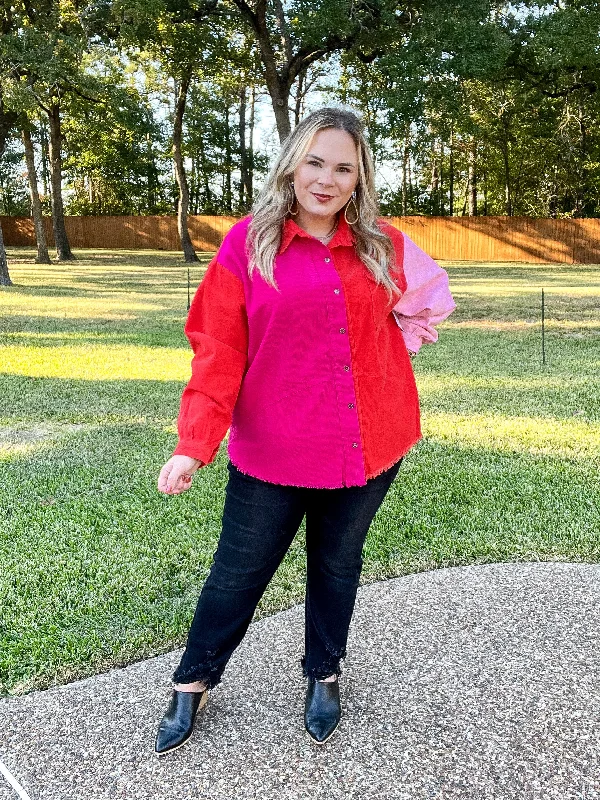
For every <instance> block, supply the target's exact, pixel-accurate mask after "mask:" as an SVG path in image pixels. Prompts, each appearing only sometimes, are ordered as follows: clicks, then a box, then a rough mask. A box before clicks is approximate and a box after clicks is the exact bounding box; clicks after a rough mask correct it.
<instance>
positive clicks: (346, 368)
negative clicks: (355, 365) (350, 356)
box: [344, 364, 350, 372]
mask: <svg viewBox="0 0 600 800" xmlns="http://www.w3.org/2000/svg"><path fill="white" fill-rule="evenodd" d="M349 369H350V367H349V366H348V364H345V365H344V370H345V371H346V372H348V370H349Z"/></svg>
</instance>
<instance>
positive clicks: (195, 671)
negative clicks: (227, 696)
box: [171, 666, 223, 689]
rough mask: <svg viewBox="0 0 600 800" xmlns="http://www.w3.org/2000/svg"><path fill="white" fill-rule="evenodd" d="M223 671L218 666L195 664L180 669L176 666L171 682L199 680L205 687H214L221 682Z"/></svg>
mask: <svg viewBox="0 0 600 800" xmlns="http://www.w3.org/2000/svg"><path fill="white" fill-rule="evenodd" d="M222 674H223V671H222V670H221V668H220V667H206V666H204V667H203V666H196V667H188V669H183V670H180V669H179V668H177V669H176V670H175V672H174V673H173V675H172V676H171V680H172V681H173V683H196V681H201V682H202V683H203V684H204V685H205V686H206V688H207V689H214V688H215V686H218V685H219V684H220V683H221V675H222Z"/></svg>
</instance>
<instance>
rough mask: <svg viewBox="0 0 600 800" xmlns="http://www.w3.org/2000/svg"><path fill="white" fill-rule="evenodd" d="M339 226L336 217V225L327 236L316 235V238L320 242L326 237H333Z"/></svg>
mask: <svg viewBox="0 0 600 800" xmlns="http://www.w3.org/2000/svg"><path fill="white" fill-rule="evenodd" d="M337 227H338V221H337V219H336V221H335V225H334V226H333V228H332V229H331V230H330V231H329V233H326V234H325V236H315V239H318V240H319V241H320V242H322V241H323V240H324V239H331V238H332V236H333V235H334V233H335V232H336V231H337Z"/></svg>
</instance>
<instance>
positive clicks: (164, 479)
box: [158, 456, 202, 494]
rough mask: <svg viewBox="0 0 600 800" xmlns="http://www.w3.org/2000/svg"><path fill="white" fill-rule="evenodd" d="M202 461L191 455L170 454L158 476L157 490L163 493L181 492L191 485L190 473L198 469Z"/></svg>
mask: <svg viewBox="0 0 600 800" xmlns="http://www.w3.org/2000/svg"><path fill="white" fill-rule="evenodd" d="M201 466H202V461H198V459H197V458H192V457H191V456H171V458H170V459H169V460H168V461H167V463H166V464H165V465H164V467H163V468H162V469H161V471H160V474H159V476H158V491H159V492H162V493H163V494H181V493H182V492H185V491H186V490H187V489H189V488H190V486H191V485H192V475H193V474H194V472H196V471H197V470H199V469H200V467H201Z"/></svg>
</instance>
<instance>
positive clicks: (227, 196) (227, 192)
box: [224, 100, 233, 214]
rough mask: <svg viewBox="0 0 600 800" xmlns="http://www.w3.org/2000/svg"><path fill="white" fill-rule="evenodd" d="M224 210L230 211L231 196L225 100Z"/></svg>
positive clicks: (228, 131)
mask: <svg viewBox="0 0 600 800" xmlns="http://www.w3.org/2000/svg"><path fill="white" fill-rule="evenodd" d="M224 178H225V186H224V194H225V210H226V211H228V212H229V213H230V214H231V212H232V199H233V198H232V196H231V130H230V126H229V105H228V103H227V100H225V175H224Z"/></svg>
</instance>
